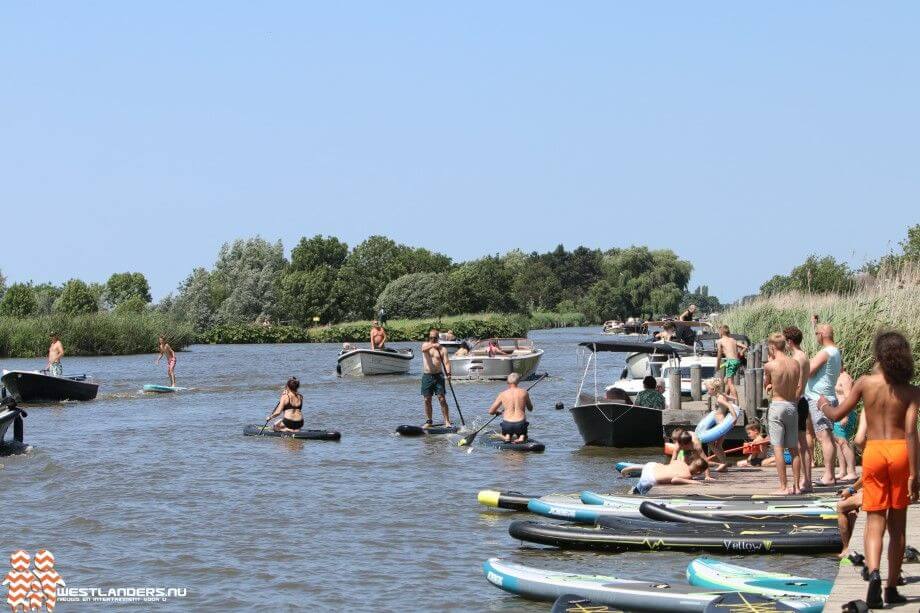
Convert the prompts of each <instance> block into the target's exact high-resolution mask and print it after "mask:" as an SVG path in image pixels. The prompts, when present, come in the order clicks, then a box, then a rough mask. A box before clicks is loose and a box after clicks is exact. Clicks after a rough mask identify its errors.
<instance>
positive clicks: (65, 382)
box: [0, 370, 99, 403]
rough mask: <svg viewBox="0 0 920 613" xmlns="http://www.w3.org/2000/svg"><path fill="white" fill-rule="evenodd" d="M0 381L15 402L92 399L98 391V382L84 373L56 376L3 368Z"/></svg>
mask: <svg viewBox="0 0 920 613" xmlns="http://www.w3.org/2000/svg"><path fill="white" fill-rule="evenodd" d="M0 382H2V383H3V387H5V388H6V390H7V391H8V392H9V393H10V395H11V396H13V398H15V399H16V401H17V402H26V403H28V402H60V401H62V400H92V399H94V398H95V397H96V394H97V393H98V392H99V384H98V383H93V382H92V381H89V380H88V377H87V376H86V375H77V376H70V377H56V376H54V375H49V374H48V373H47V372H45V371H38V370H4V371H3V376H2V377H0Z"/></svg>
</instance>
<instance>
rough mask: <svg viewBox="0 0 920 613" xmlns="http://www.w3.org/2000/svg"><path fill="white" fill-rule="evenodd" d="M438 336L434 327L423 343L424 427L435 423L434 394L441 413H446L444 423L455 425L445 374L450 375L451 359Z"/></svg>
mask: <svg viewBox="0 0 920 613" xmlns="http://www.w3.org/2000/svg"><path fill="white" fill-rule="evenodd" d="M438 338H439V334H438V329H437V328H432V329H431V330H429V331H428V340H427V341H425V342H424V343H422V397H423V398H424V399H425V425H424V426H422V427H423V428H430V427H431V426H432V425H433V422H432V417H431V416H432V408H431V397H432V396H437V397H438V402H439V403H440V405H441V413H443V415H444V425H445V426H448V427H450V426H452V425H453V424H451V423H450V407H448V406H447V398H445V393H446V390H445V387H444V386H445V382H444V375H445V374H446V375H447V376H448V377H450V360H449V359H448V358H447V351H445V349H444V347H442V346H441V343H439V342H438Z"/></svg>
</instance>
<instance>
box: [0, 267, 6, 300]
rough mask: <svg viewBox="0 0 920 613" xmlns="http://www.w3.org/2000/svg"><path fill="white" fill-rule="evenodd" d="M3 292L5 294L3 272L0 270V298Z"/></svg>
mask: <svg viewBox="0 0 920 613" xmlns="http://www.w3.org/2000/svg"><path fill="white" fill-rule="evenodd" d="M4 292H6V277H4V276H3V271H2V270H0V298H2V297H3V293H4Z"/></svg>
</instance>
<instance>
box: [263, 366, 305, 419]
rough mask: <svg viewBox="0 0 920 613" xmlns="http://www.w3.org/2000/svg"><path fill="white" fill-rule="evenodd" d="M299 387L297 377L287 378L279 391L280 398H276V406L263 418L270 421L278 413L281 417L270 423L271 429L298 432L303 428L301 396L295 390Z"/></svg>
mask: <svg viewBox="0 0 920 613" xmlns="http://www.w3.org/2000/svg"><path fill="white" fill-rule="evenodd" d="M298 389H300V381H298V380H297V377H291V378H290V379H288V382H287V384H286V385H285V386H284V389H283V390H282V391H281V398H280V399H279V400H278V406H276V407H275V410H274V411H272V413H271V414H270V415H269V416H268V417H266V418H265V421H270V420H272V419H274V418H276V417H278V416H279V415H280V416H281V419H280V420H279V421H276V422H275V423H274V424H272V429H273V430H275V431H277V432H298V431H299V430H300V429H301V428H303V396H302V395H301V394H300V393H299V392H298V391H297V390H298Z"/></svg>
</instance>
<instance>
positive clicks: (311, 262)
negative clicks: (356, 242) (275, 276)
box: [291, 234, 348, 271]
mask: <svg viewBox="0 0 920 613" xmlns="http://www.w3.org/2000/svg"><path fill="white" fill-rule="evenodd" d="M347 257H348V245H346V244H345V243H343V242H341V241H340V240H339V239H337V238H335V237H334V236H323V235H322V234H317V235H316V236H314V237H312V238H306V237H303V238H301V239H300V242H299V243H297V246H296V247H294V248H293V249H292V250H291V270H301V271H309V270H313V269H315V268H320V267H328V268H331V269H332V270H338V269H339V268H341V267H342V264H344V263H345V259H346V258H347Z"/></svg>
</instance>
